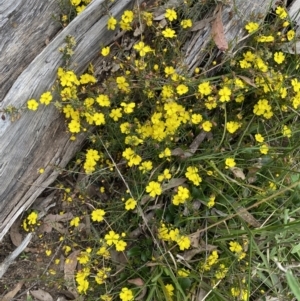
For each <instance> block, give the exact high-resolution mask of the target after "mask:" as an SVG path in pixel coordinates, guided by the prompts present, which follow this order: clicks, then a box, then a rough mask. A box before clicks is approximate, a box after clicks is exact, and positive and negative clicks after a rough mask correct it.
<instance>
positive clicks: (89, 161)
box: [83, 149, 102, 174]
mask: <svg viewBox="0 0 300 301" xmlns="http://www.w3.org/2000/svg"><path fill="white" fill-rule="evenodd" d="M101 156H102V154H99V152H98V151H97V150H95V149H88V150H87V152H86V155H85V162H84V164H83V168H84V170H85V172H86V173H87V174H90V173H92V172H93V171H95V169H96V164H97V162H98V161H99V160H100V158H101Z"/></svg>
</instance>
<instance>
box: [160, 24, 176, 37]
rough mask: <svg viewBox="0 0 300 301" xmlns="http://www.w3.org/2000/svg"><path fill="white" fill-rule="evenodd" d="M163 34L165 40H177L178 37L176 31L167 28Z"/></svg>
mask: <svg viewBox="0 0 300 301" xmlns="http://www.w3.org/2000/svg"><path fill="white" fill-rule="evenodd" d="M162 34H163V36H164V37H165V38H175V37H176V32H175V30H173V29H171V28H169V27H167V28H166V29H165V30H163V31H162Z"/></svg>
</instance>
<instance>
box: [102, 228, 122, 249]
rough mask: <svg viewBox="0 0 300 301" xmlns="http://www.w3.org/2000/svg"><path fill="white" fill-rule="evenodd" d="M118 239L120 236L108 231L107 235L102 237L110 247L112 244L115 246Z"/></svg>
mask: <svg viewBox="0 0 300 301" xmlns="http://www.w3.org/2000/svg"><path fill="white" fill-rule="evenodd" d="M119 238H120V235H119V234H117V233H115V231H112V230H111V231H109V233H108V234H106V235H105V236H104V239H105V241H106V243H107V244H108V245H109V246H111V245H112V244H116V243H117V242H118V240H119Z"/></svg>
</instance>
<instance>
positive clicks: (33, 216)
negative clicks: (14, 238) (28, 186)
mask: <svg viewBox="0 0 300 301" xmlns="http://www.w3.org/2000/svg"><path fill="white" fill-rule="evenodd" d="M37 224H38V213H37V212H35V211H32V212H31V213H30V214H29V215H28V216H27V217H26V218H25V219H24V220H23V223H22V225H23V229H24V230H25V231H27V232H28V231H29V230H32V231H33V230H34V229H33V226H34V225H37Z"/></svg>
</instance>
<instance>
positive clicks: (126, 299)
mask: <svg viewBox="0 0 300 301" xmlns="http://www.w3.org/2000/svg"><path fill="white" fill-rule="evenodd" d="M119 297H120V299H121V300H122V301H133V300H134V297H133V293H132V290H130V289H128V288H127V287H123V288H122V290H121V293H120V294H119Z"/></svg>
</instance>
